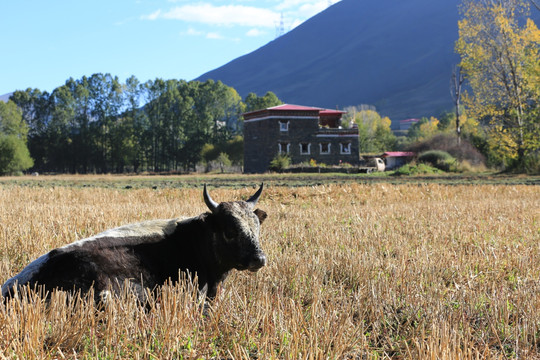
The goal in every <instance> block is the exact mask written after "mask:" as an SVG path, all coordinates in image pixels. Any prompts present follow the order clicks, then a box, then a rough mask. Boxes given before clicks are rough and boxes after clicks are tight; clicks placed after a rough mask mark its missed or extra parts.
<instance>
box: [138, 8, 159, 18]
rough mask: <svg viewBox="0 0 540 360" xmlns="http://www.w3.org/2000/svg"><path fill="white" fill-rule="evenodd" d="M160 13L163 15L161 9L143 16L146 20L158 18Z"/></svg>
mask: <svg viewBox="0 0 540 360" xmlns="http://www.w3.org/2000/svg"><path fill="white" fill-rule="evenodd" d="M160 15H161V10H156V11H154V12H153V13H151V14H150V15H144V16H142V18H143V19H144V20H157V19H158V18H159V16H160Z"/></svg>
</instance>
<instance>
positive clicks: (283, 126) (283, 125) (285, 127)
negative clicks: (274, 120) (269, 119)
mask: <svg viewBox="0 0 540 360" xmlns="http://www.w3.org/2000/svg"><path fill="white" fill-rule="evenodd" d="M279 131H281V132H287V131H289V121H279Z"/></svg>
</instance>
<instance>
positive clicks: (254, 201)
mask: <svg viewBox="0 0 540 360" xmlns="http://www.w3.org/2000/svg"><path fill="white" fill-rule="evenodd" d="M263 186H264V183H261V187H260V188H259V190H257V192H256V193H255V195H253V196H252V197H250V198H249V199H248V201H246V202H247V203H248V204H249V205H250V206H251V207H254V206H255V204H257V201H259V198H260V197H261V193H262V190H263Z"/></svg>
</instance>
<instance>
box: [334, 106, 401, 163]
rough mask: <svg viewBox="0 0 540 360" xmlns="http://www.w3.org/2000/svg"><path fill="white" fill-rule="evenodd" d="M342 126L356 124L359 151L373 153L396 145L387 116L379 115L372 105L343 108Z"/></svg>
mask: <svg viewBox="0 0 540 360" xmlns="http://www.w3.org/2000/svg"><path fill="white" fill-rule="evenodd" d="M345 111H346V112H347V113H346V114H345V116H344V117H343V120H342V122H343V126H345V127H350V126H352V124H354V123H356V124H357V126H358V137H359V138H358V143H359V144H358V145H359V150H360V152H361V153H373V152H382V151H389V150H392V149H393V148H394V147H395V145H396V141H397V140H396V137H395V135H394V133H393V132H392V130H391V129H390V125H391V124H392V121H391V120H390V119H389V118H388V117H381V116H380V115H379V113H378V112H377V111H376V110H375V108H374V107H372V106H366V105H359V106H352V107H348V108H345Z"/></svg>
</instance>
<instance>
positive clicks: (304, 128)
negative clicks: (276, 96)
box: [244, 104, 359, 173]
mask: <svg viewBox="0 0 540 360" xmlns="http://www.w3.org/2000/svg"><path fill="white" fill-rule="evenodd" d="M344 113H345V112H343V111H339V110H329V109H321V108H316V107H308V106H299V105H289V104H284V105H279V106H274V107H271V108H268V109H262V110H257V111H252V112H249V113H245V114H244V172H246V173H262V172H265V171H267V170H268V168H269V166H270V162H271V161H272V159H273V158H274V157H275V156H276V155H277V154H279V153H283V154H288V155H289V156H290V157H291V162H292V163H293V164H299V163H303V162H309V161H310V160H311V159H313V160H315V161H317V163H324V164H327V165H338V164H340V163H349V164H351V165H358V163H359V156H358V128H357V127H356V126H355V127H353V128H351V129H342V128H341V127H340V121H341V117H342V116H343V114H344Z"/></svg>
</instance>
